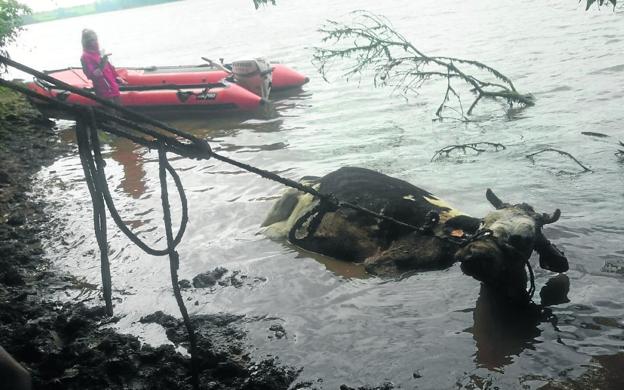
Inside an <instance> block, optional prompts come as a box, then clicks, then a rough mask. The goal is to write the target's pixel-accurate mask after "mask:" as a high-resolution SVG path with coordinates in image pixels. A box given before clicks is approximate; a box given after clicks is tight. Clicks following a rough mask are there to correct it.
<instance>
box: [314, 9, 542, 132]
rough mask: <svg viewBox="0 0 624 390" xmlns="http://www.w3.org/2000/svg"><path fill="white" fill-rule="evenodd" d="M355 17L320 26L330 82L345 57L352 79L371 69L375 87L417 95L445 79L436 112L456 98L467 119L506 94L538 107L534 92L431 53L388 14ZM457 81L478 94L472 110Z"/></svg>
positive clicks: (485, 69) (321, 58)
mask: <svg viewBox="0 0 624 390" xmlns="http://www.w3.org/2000/svg"><path fill="white" fill-rule="evenodd" d="M352 15H353V16H354V20H353V21H352V22H351V23H350V24H347V23H342V22H337V21H333V20H328V21H327V23H326V24H325V25H324V26H322V27H321V28H320V29H319V31H320V32H321V33H322V34H323V37H322V39H321V41H322V42H323V43H325V44H326V46H325V47H316V48H315V52H314V55H313V63H314V64H315V65H316V66H317V68H318V70H319V72H320V73H321V75H322V76H323V78H325V79H326V80H327V73H328V70H329V69H330V68H332V67H333V65H337V64H339V65H340V66H342V67H344V66H345V60H349V62H347V63H350V65H347V66H346V68H344V69H345V71H344V73H343V77H345V78H346V79H351V78H352V77H356V76H358V77H361V76H362V74H363V73H364V72H365V71H368V70H370V71H372V72H373V74H374V77H373V84H374V85H375V86H391V87H394V90H395V91H399V92H401V93H403V94H408V93H414V91H415V90H417V89H418V88H420V87H421V86H422V85H423V84H424V83H425V82H427V81H429V80H431V79H438V78H444V79H446V80H447V85H446V91H445V94H444V98H443V99H442V102H441V103H440V105H439V106H438V109H437V111H436V116H437V117H438V118H443V115H444V111H445V110H447V109H451V107H450V105H449V104H450V103H451V101H454V102H455V103H456V104H458V105H459V109H455V110H454V111H456V112H459V113H460V115H461V118H462V119H461V120H462V121H467V116H468V115H471V114H472V111H473V110H474V108H475V106H476V105H477V103H479V102H480V101H481V100H482V98H492V99H495V98H502V99H504V100H505V101H506V102H507V103H508V104H509V106H510V107H512V106H513V105H514V104H517V105H520V106H524V107H526V106H532V105H534V98H533V96H532V95H528V94H521V93H519V92H518V91H517V90H516V87H515V86H514V84H513V83H512V81H511V79H510V78H509V77H507V76H505V75H504V74H502V73H501V72H499V71H498V70H496V69H494V68H492V67H490V66H488V65H485V64H483V63H481V62H479V61H474V60H467V59H461V58H455V57H445V56H428V55H426V54H424V53H423V52H422V51H421V50H419V49H418V48H416V47H415V46H414V45H413V44H412V43H410V42H408V41H407V40H406V39H405V37H403V36H402V35H401V34H400V33H399V32H397V31H396V30H395V29H394V28H393V27H392V26H391V24H390V22H389V21H388V20H387V19H386V18H384V17H383V16H379V15H375V14H373V13H370V12H367V11H354V12H353V13H352ZM460 67H462V68H465V69H464V70H462V69H460ZM475 72H477V73H479V74H485V75H486V77H487V75H489V76H490V79H481V78H479V77H477V76H475V75H474V74H473V73H475ZM456 83H459V84H464V85H467V86H468V87H469V88H470V90H471V91H472V92H473V93H474V94H475V96H474V100H473V101H472V102H471V104H470V106H469V109H468V111H466V112H464V109H463V107H462V104H461V98H460V93H459V92H458V91H459V89H458V88H457V85H456Z"/></svg>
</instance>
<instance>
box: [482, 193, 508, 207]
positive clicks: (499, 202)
mask: <svg viewBox="0 0 624 390" xmlns="http://www.w3.org/2000/svg"><path fill="white" fill-rule="evenodd" d="M485 197H486V198H487V200H489V201H490V203H492V206H494V208H495V209H496V210H500V209H502V208H505V203H503V201H502V200H500V199H499V198H498V196H496V195H495V194H494V191H492V190H491V189H489V188H488V189H487V191H485Z"/></svg>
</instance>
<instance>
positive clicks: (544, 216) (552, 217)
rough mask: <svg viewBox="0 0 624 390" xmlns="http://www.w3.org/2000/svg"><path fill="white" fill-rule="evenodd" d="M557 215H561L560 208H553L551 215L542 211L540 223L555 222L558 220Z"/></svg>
mask: <svg viewBox="0 0 624 390" xmlns="http://www.w3.org/2000/svg"><path fill="white" fill-rule="evenodd" d="M559 217H561V210H559V209H557V210H555V212H554V213H552V215H549V214H546V213H543V214H542V221H541V222H542V225H548V224H549V223H555V222H557V221H558V220H559Z"/></svg>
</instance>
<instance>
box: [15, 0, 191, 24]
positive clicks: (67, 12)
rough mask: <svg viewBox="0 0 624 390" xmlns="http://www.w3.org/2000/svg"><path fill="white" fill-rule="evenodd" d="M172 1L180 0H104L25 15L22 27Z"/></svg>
mask: <svg viewBox="0 0 624 390" xmlns="http://www.w3.org/2000/svg"><path fill="white" fill-rule="evenodd" d="M174 1H182V0H104V1H98V2H93V3H89V4H83V5H77V6H74V7H68V8H58V9H54V10H51V11H42V12H35V13H33V14H31V15H25V16H24V17H23V18H22V25H28V24H35V23H43V22H50V21H53V20H58V19H67V18H73V17H77V16H84V15H91V14H99V13H104V12H110V11H117V10H122V9H129V8H138V7H145V6H149V5H155V4H162V3H171V2H174Z"/></svg>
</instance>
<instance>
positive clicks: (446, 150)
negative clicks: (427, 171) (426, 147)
mask: <svg viewBox="0 0 624 390" xmlns="http://www.w3.org/2000/svg"><path fill="white" fill-rule="evenodd" d="M484 146H490V147H493V148H494V151H499V150H505V149H507V148H506V147H505V145H503V144H499V143H496V142H487V141H482V142H473V143H469V144H459V145H449V146H445V147H443V148H442V149H440V150H437V151H436V152H435V154H434V155H433V157H431V160H430V161H432V162H433V161H436V160H440V159H442V158H443V157H450V154H451V152H452V151H453V150H461V151H463V152H464V153H466V151H467V150H472V151H475V152H477V154H481V153H483V152H485V151H486V149H484Z"/></svg>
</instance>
